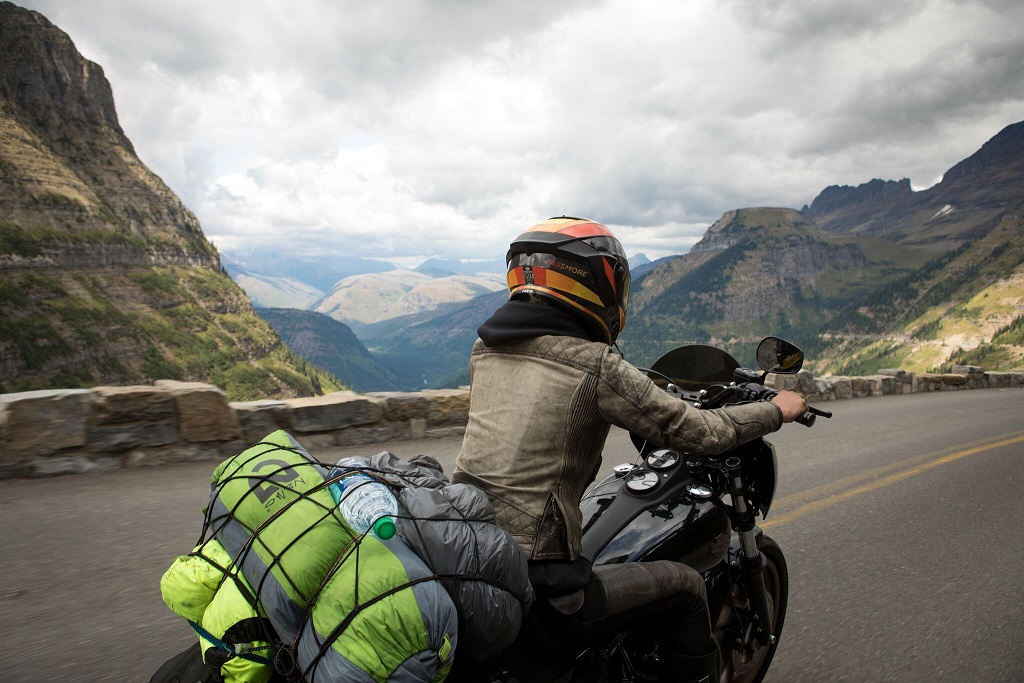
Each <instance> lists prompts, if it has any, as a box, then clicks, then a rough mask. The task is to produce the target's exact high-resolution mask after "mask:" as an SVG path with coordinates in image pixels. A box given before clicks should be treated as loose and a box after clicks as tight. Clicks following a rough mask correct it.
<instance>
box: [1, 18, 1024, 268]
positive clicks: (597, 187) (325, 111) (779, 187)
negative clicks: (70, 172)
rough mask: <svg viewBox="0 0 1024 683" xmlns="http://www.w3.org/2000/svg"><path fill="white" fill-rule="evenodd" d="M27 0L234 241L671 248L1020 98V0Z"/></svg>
mask: <svg viewBox="0 0 1024 683" xmlns="http://www.w3.org/2000/svg"><path fill="white" fill-rule="evenodd" d="M14 1H15V3H16V4H20V5H22V6H25V7H29V8H31V9H35V10H38V11H40V12H42V13H43V14H44V15H45V16H46V17H47V18H48V19H50V20H51V21H52V22H53V23H55V24H56V25H57V26H58V27H60V28H61V29H63V30H64V31H66V32H67V33H68V34H69V35H70V36H71V38H72V40H73V41H74V42H75V44H76V45H77V47H78V49H79V51H81V52H82V54H84V55H85V56H86V57H87V58H88V59H91V60H92V61H95V62H97V63H98V64H100V65H101V66H102V67H103V69H104V71H105V72H106V75H107V78H108V79H109V80H110V82H111V85H112V87H113V90H114V97H115V101H116V104H117V109H118V115H119V117H120V120H121V125H122V127H123V128H124V130H125V132H126V133H127V134H128V137H129V138H130V139H131V140H132V142H133V144H134V145H135V148H136V151H137V152H138V154H139V156H140V157H141V158H142V160H143V161H144V162H145V163H146V164H147V165H148V166H149V167H150V168H152V169H153V170H154V171H155V172H156V173H157V174H158V175H160V176H161V177H162V178H163V179H164V181H166V182H167V183H168V184H169V185H170V186H171V188H172V189H173V190H174V191H175V192H176V193H177V194H178V195H179V196H180V197H181V198H182V200H183V201H184V202H185V204H186V205H187V206H188V207H189V208H191V209H192V210H193V211H194V212H195V213H196V215H197V216H198V217H199V219H200V221H201V223H202V226H203V230H204V232H205V233H206V235H207V236H208V237H209V238H210V239H211V240H212V241H213V242H214V243H215V244H216V245H217V246H218V247H219V248H220V249H221V250H222V251H225V252H227V253H231V252H233V251H240V250H245V249H248V248H254V247H264V246H273V247H275V248H277V249H280V250H282V251H286V252H289V253H292V254H295V255H304V254H325V253H338V254H346V255H358V256H366V257H376V258H386V259H389V260H392V261H394V262H397V263H400V264H404V265H416V264H417V263H418V262H419V261H422V260H423V259H424V258H426V257H428V256H442V257H458V258H467V259H471V258H480V259H494V258H500V257H502V256H503V255H504V251H505V248H506V246H507V244H508V242H509V240H510V239H511V238H512V237H514V236H515V235H516V234H518V233H519V232H520V231H521V230H523V229H525V228H526V227H528V226H530V225H532V224H533V223H535V222H538V221H540V220H543V219H544V218H547V217H549V216H553V215H561V214H568V215H584V216H588V217H590V218H593V219H595V220H598V221H601V222H603V223H605V224H607V225H609V226H610V227H612V228H613V230H615V231H616V233H617V234H618V235H619V237H620V239H621V240H622V242H623V243H624V245H625V246H626V249H627V252H628V253H630V254H634V253H638V252H644V253H646V254H647V255H648V256H650V257H652V258H655V257H659V256H664V255H668V254H673V253H682V252H685V251H686V250H687V249H688V248H689V247H690V246H691V245H692V244H693V243H694V242H695V241H697V239H699V237H700V235H701V234H702V233H703V231H704V230H705V229H706V228H707V227H708V226H709V225H710V224H711V223H712V222H714V221H715V220H716V219H717V218H719V217H720V216H721V215H722V214H723V213H724V212H726V211H728V210H730V209H734V208H740V207H747V206H787V207H793V208H800V207H801V206H803V205H804V204H807V203H810V202H811V200H813V199H814V197H815V196H816V195H817V194H818V192H820V191H821V190H822V189H823V188H824V187H825V186H827V185H834V184H838V185H859V184H860V183H864V182H867V181H869V180H871V179H872V178H883V179H887V180H888V179H900V178H910V180H911V183H912V186H913V187H914V188H915V189H918V190H920V189H924V188H927V187H929V186H931V185H933V184H934V183H936V182H937V181H938V180H939V179H940V178H941V176H942V174H943V173H944V172H945V171H946V170H947V169H948V168H949V167H951V166H952V165H953V164H955V163H956V162H958V161H960V160H961V159H963V158H965V157H967V156H969V155H970V154H971V153H973V152H974V151H976V150H977V149H978V148H979V147H980V146H981V145H982V144H983V143H984V142H985V141H986V140H988V139H989V138H991V137H992V136H993V135H995V134H996V133H997V132H999V131H1000V130H1001V129H1002V128H1003V127H1005V126H1006V125H1008V124H1010V123H1014V122H1017V121H1021V120H1024V32H1022V31H1021V28H1020V27H1021V26H1024V3H1022V2H1020V0H973V1H972V0H858V1H856V2H852V1H851V0H792V1H789V0H717V1H713V0H607V1H605V2H600V1H596V0H566V1H562V0H517V1H515V2H511V1H509V0H477V1H474V0H373V1H369V2H368V1H367V0H297V1H295V2H282V1H280V0H276V1H275V0H245V1H244V2H235V1H227V0H215V1H213V2H211V1H209V0H176V1H175V2H167V1H166V0H81V1H75V2H70V1H69V0H14Z"/></svg>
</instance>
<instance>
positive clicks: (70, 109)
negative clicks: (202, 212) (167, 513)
mask: <svg viewBox="0 0 1024 683" xmlns="http://www.w3.org/2000/svg"><path fill="white" fill-rule="evenodd" d="M157 379H176V380H189V381H208V382H212V383H214V384H217V385H218V386H221V387H222V388H224V389H226V390H227V391H228V394H229V396H231V397H232V398H238V399H251V398H261V397H264V396H296V395H310V394H315V393H321V392H322V391H324V390H333V389H336V388H338V387H339V386H340V385H339V383H338V382H337V380H334V379H333V378H331V377H329V376H328V375H326V373H323V372H320V371H318V370H316V369H314V368H309V367H306V366H304V365H303V363H302V361H301V360H299V359H298V358H296V357H294V356H292V355H291V354H290V352H289V351H288V350H287V349H286V348H285V347H284V346H283V344H282V343H281V341H280V339H279V338H278V337H277V335H276V334H275V333H274V331H273V330H272V329H271V328H270V327H269V326H268V325H267V324H266V323H264V322H263V321H262V320H260V319H259V318H258V317H256V316H255V315H254V313H253V310H252V305H251V303H250V302H249V300H248V299H247V298H246V296H245V293H244V292H242V291H241V290H240V289H239V288H238V287H237V286H236V285H235V284H234V283H232V282H231V280H230V279H229V278H228V277H227V276H226V275H225V274H224V273H223V271H222V269H221V265H220V258H219V256H218V254H217V250H216V249H215V248H214V246H213V245H212V244H211V243H210V242H209V241H208V240H207V239H206V237H205V236H204V235H203V232H202V229H201V227H200V225H199V221H198V220H197V219H196V217H195V216H194V215H193V214H192V213H191V212H190V211H189V210H188V209H186V208H185V207H184V206H183V205H182V203H181V201H180V200H179V199H178V198H177V197H176V196H175V194H174V193H173V192H172V191H171V190H170V188H168V187H167V185H166V184H165V183H164V182H163V181H162V180H160V178H158V177H157V176H156V175H155V174H154V173H153V172H152V171H150V170H149V169H148V168H147V167H146V166H145V164H143V163H142V161H141V160H140V159H139V158H138V156H137V155H136V153H135V150H134V149H133V147H132V144H131V142H130V141H129V140H128V138H127V137H126V136H125V134H124V131H123V130H122V129H121V126H120V124H119V123H118V120H117V113H116V110H115V107H114V96H113V93H112V92H111V88H110V84H109V82H108V81H107V80H106V78H105V77H104V75H103V70H102V68H100V66H99V65H97V64H94V63H93V62H90V61H88V60H86V59H85V58H84V57H82V55H81V54H79V52H78V50H77V49H76V48H75V46H74V44H73V42H72V41H71V38H70V37H69V36H68V35H67V34H66V33H64V32H63V31H61V30H60V29H59V28H57V27H56V26H54V25H53V24H51V23H50V22H49V21H48V20H47V19H46V18H45V17H44V16H43V15H41V14H39V13H38V12H33V11H29V10H25V9H22V8H20V7H17V6H16V5H13V4H12V3H10V2H0V391H20V390H28V389H43V388H68V387H87V386H93V385H96V384H131V383H138V382H140V381H143V380H149V381H151V380H157Z"/></svg>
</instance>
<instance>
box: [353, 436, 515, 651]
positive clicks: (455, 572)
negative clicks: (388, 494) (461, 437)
mask: <svg viewBox="0 0 1024 683" xmlns="http://www.w3.org/2000/svg"><path fill="white" fill-rule="evenodd" d="M367 466H368V467H369V468H371V469H373V470H376V471H378V472H380V473H381V476H383V477H384V478H386V479H387V480H388V481H389V482H391V483H392V484H394V486H395V487H396V489H397V493H398V498H399V500H400V502H401V505H402V507H404V508H405V510H406V511H408V513H409V514H408V517H406V515H405V514H401V513H400V514H399V519H398V520H397V521H398V535H399V536H401V538H402V540H403V541H404V542H405V544H406V545H407V546H408V547H409V548H410V549H411V550H412V551H413V552H415V553H416V554H417V555H419V557H420V559H422V560H423V561H424V562H425V563H426V565H427V566H428V567H429V568H430V569H431V570H432V571H433V572H434V574H436V575H437V578H438V579H440V581H441V584H442V585H443V586H444V587H445V589H446V590H447V591H448V593H449V595H451V598H452V600H453V602H454V603H455V606H456V609H457V610H458V623H459V650H458V655H459V656H460V657H467V658H469V659H474V660H480V659H483V658H485V657H488V656H490V655H493V654H496V653H497V652H499V651H501V650H503V649H505V648H506V647H508V646H509V645H511V644H512V641H513V640H514V639H515V637H516V634H517V633H518V632H519V625H520V623H521V622H522V619H523V617H524V616H525V615H526V613H527V612H528V611H529V609H530V605H531V604H532V603H533V600H534V593H533V588H532V587H531V586H530V579H529V573H528V571H527V567H526V556H525V555H524V554H523V552H522V550H520V548H519V546H518V545H516V542H515V541H514V540H513V539H512V536H511V535H509V533H508V532H506V531H505V530H504V529H502V528H501V527H500V526H498V524H497V523H496V522H495V517H494V508H493V507H492V506H491V502H490V500H488V498H487V496H486V495H485V494H484V492H483V491H481V490H480V489H478V488H476V487H475V486H472V485H469V484H452V483H451V482H450V481H449V480H448V478H447V477H446V476H445V474H444V472H443V470H442V468H441V465H440V463H438V461H437V460H436V459H434V458H432V457H431V456H429V455H417V456H415V457H414V458H412V459H411V460H409V461H405V460H401V459H399V458H397V457H396V456H394V455H393V454H391V453H388V452H387V451H385V452H383V453H378V454H377V455H374V456H372V457H370V458H368V459H367Z"/></svg>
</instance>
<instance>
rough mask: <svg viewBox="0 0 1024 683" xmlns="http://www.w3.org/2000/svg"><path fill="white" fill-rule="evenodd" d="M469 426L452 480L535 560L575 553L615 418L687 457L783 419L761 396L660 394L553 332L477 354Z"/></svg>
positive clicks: (602, 352)
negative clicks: (473, 492)
mask: <svg viewBox="0 0 1024 683" xmlns="http://www.w3.org/2000/svg"><path fill="white" fill-rule="evenodd" d="M469 367H470V379H471V386H472V388H471V390H470V408H469V424H468V426H467V427H466V437H465V440H464V441H463V444H462V450H461V452H460V453H459V456H458V459H457V460H456V462H455V472H454V474H453V476H452V479H453V480H454V481H457V482H467V483H471V484H474V485H476V486H479V487H480V488H482V489H483V490H484V491H485V492H487V494H488V495H489V496H490V498H491V500H492V502H493V503H494V507H495V512H496V513H497V521H498V523H499V524H500V525H501V526H502V527H504V528H505V529H506V530H508V531H509V533H511V534H512V536H513V537H514V538H515V540H516V542H517V543H518V544H519V546H520V547H521V548H522V549H523V552H525V553H526V557H527V558H528V559H530V560H575V559H576V557H577V556H578V555H579V553H580V550H581V546H582V541H581V525H582V514H581V513H580V509H579V502H580V499H581V498H582V497H583V494H584V493H585V490H586V487H587V486H588V485H589V484H590V483H591V482H592V481H593V480H594V477H595V476H596V474H597V471H598V469H599V468H600V465H601V451H602V450H603V448H604V442H605V439H606V438H607V436H608V430H609V426H608V425H609V423H610V424H614V425H617V426H619V427H622V428H624V429H628V430H630V431H632V432H634V433H636V434H639V435H640V436H642V437H644V438H645V439H647V440H648V441H651V442H654V443H657V444H660V445H662V446H666V447H671V448H675V449H677V450H680V451H686V452H688V453H696V454H701V453H706V454H714V453H720V452H722V451H725V450H727V449H729V448H731V447H733V446H735V445H736V444H738V443H743V442H745V441H749V440H751V439H754V438H756V437H758V436H761V435H763V434H766V433H768V432H772V431H775V430H776V429H778V428H779V427H780V426H781V424H782V411H781V410H779V408H777V407H776V406H775V405H774V404H771V403H765V402H757V403H750V404H743V405H738V406H730V407H728V408H724V409H718V410H698V409H696V408H694V407H693V406H691V405H689V404H688V403H686V402H684V401H680V400H678V399H676V398H672V397H671V396H669V395H668V394H666V393H665V392H664V391H662V390H660V389H658V387H656V386H655V385H654V383H653V382H651V380H650V379H649V378H648V377H647V376H646V375H645V374H643V373H642V372H640V371H639V370H637V369H636V368H635V367H633V366H632V365H630V364H629V363H627V362H626V361H625V360H623V359H622V358H621V357H620V356H618V355H617V354H615V353H612V351H611V348H610V347H608V346H607V345H606V344H600V343H595V342H591V341H586V340H584V339H578V338H576V337H556V336H542V337H536V338H533V339H527V340H523V341H517V342H511V343H507V344H501V345H499V346H495V347H492V348H489V347H487V346H485V345H484V344H483V342H481V341H479V340H478V341H477V342H476V345H475V346H474V347H473V354H472V356H471V358H470V365H469Z"/></svg>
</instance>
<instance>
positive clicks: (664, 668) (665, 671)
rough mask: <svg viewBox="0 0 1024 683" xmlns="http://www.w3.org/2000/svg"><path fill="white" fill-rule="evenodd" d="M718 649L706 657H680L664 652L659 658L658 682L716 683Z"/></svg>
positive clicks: (717, 676) (718, 667)
mask: <svg viewBox="0 0 1024 683" xmlns="http://www.w3.org/2000/svg"><path fill="white" fill-rule="evenodd" d="M719 657H720V655H719V653H718V648H715V650H714V652H709V653H708V654H706V655H699V656H694V655H680V654H676V653H674V652H666V653H664V654H662V656H661V667H660V668H661V671H660V672H659V676H658V680H659V681H661V682H662V683H717V682H718V678H719V675H718V672H719V669H720V666H719Z"/></svg>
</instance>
